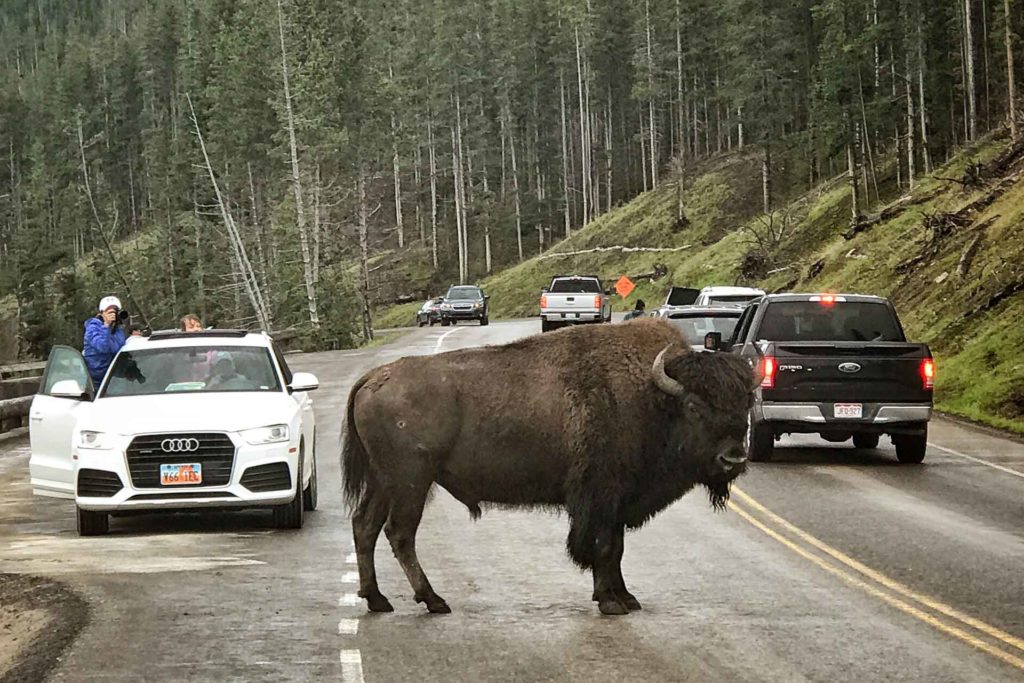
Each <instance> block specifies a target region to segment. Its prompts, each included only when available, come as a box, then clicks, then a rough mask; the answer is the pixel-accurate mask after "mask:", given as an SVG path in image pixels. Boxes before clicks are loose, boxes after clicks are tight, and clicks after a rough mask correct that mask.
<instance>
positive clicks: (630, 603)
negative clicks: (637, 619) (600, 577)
mask: <svg viewBox="0 0 1024 683" xmlns="http://www.w3.org/2000/svg"><path fill="white" fill-rule="evenodd" d="M621 600H622V604H624V605H625V606H626V609H628V610H629V611H630V612H638V611H640V610H642V609H643V606H642V605H641V604H640V601H639V600H637V599H636V598H634V597H633V596H632V595H629V594H626V595H624V596H622V598H621Z"/></svg>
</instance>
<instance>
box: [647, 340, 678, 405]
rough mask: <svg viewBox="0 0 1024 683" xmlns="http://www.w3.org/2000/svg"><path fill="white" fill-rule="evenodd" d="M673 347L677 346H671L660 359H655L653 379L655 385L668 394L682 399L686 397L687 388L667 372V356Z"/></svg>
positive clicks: (665, 349) (652, 369)
mask: <svg viewBox="0 0 1024 683" xmlns="http://www.w3.org/2000/svg"><path fill="white" fill-rule="evenodd" d="M673 346H675V344H669V345H668V346H666V347H665V348H663V349H662V350H661V352H660V353H659V354H658V357H657V358H655V359H654V366H653V367H651V377H652V379H654V384H655V385H657V387H658V388H659V389H661V390H662V391H664V392H665V393H666V394H668V395H669V396H675V397H676V398H681V397H683V396H685V395H686V387H684V386H683V384H682V382H680V381H679V380H677V379H675V378H674V377H670V376H669V374H668V373H667V372H665V355H666V354H667V353H668V351H669V349H671V348H672V347H673Z"/></svg>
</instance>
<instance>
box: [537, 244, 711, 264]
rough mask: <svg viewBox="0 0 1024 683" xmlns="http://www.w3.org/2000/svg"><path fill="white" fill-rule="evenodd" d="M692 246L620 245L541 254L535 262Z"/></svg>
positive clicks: (650, 251) (688, 247)
mask: <svg viewBox="0 0 1024 683" xmlns="http://www.w3.org/2000/svg"><path fill="white" fill-rule="evenodd" d="M692 246H693V245H690V244H684V245H683V246H681V247H626V246H622V245H617V246H614V247H594V248H593V249H580V250H578V251H560V252H556V253H554V254H541V255H540V256H538V257H537V260H538V261H544V260H546V259H552V258H565V257H568V256H582V255H583V254H598V253H604V252H609V251H618V252H621V253H623V254H633V253H639V252H643V253H657V252H663V251H683V250H685V249H690V248H692Z"/></svg>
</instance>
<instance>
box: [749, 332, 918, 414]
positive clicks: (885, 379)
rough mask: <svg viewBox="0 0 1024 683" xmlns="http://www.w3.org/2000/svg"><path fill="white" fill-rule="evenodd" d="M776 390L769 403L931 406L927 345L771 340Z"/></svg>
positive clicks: (767, 391) (768, 394) (769, 392)
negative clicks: (925, 368) (926, 372)
mask: <svg viewBox="0 0 1024 683" xmlns="http://www.w3.org/2000/svg"><path fill="white" fill-rule="evenodd" d="M762 352H763V353H764V355H765V356H766V357H771V358H774V362H775V375H774V386H773V387H771V388H768V387H765V388H764V389H763V390H762V395H763V397H764V400H766V401H783V402H788V403H792V402H809V403H811V402H837V403H842V402H850V403H875V402H885V403H930V402H931V400H932V391H931V390H930V389H926V388H925V381H924V377H923V376H922V364H923V361H924V360H925V359H930V358H931V352H930V351H929V350H928V347H927V345H925V344H912V343H907V342H864V343H862V342H773V343H769V344H767V345H765V347H764V348H763V350H762Z"/></svg>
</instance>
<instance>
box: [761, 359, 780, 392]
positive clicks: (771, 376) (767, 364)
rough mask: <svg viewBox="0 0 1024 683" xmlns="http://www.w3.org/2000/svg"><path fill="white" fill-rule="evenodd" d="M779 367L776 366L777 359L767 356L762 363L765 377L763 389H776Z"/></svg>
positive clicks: (762, 384)
mask: <svg viewBox="0 0 1024 683" xmlns="http://www.w3.org/2000/svg"><path fill="white" fill-rule="evenodd" d="M777 369H778V366H777V365H776V364H775V358H774V357H772V356H765V357H764V359H763V360H762V361H761V371H762V372H763V373H764V376H763V377H762V379H761V388H762V389H772V388H774V387H775V371H776V370H777Z"/></svg>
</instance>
